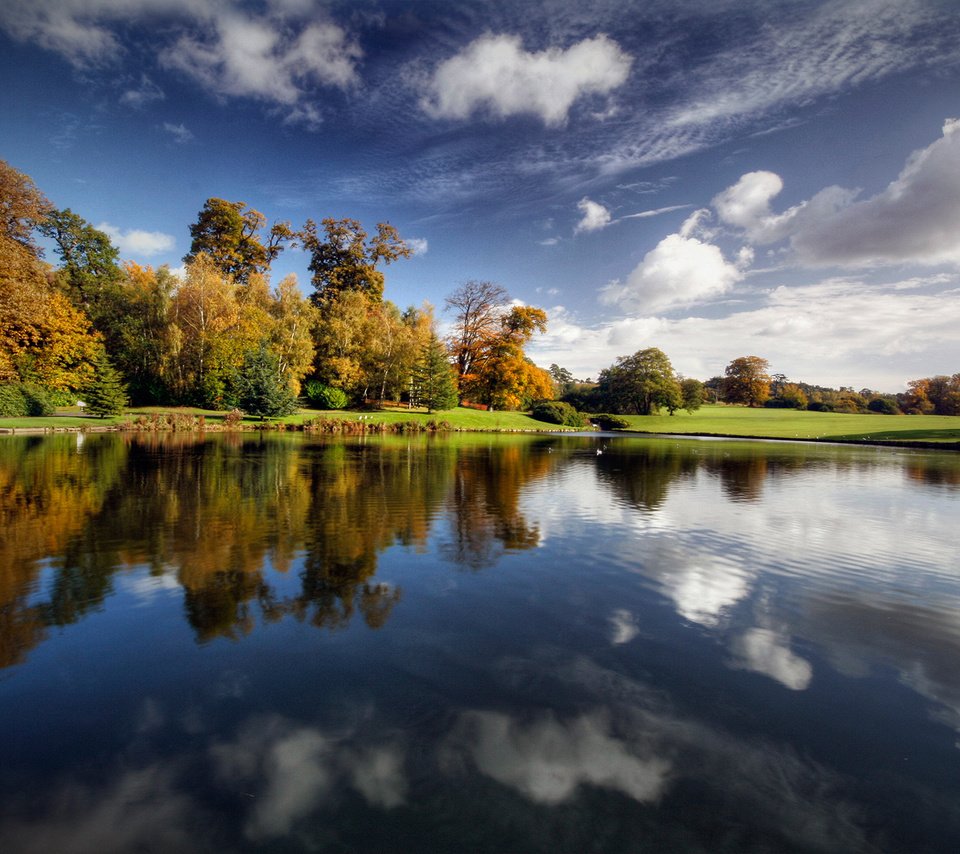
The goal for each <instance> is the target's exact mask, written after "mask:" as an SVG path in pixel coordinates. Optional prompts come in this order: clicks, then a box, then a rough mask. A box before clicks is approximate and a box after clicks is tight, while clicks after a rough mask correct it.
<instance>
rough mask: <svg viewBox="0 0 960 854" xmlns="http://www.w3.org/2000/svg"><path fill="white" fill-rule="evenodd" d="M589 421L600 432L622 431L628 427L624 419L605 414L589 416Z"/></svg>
mask: <svg viewBox="0 0 960 854" xmlns="http://www.w3.org/2000/svg"><path fill="white" fill-rule="evenodd" d="M590 420H591V421H592V422H593V423H594V424H596V425H597V427H599V428H600V429H601V430H623V429H625V428H627V427H629V426H630V424H629V422H628V421H627V420H626V419H625V418H621V417H620V416H619V415H609V414H607V413H601V414H599V415H591V416H590Z"/></svg>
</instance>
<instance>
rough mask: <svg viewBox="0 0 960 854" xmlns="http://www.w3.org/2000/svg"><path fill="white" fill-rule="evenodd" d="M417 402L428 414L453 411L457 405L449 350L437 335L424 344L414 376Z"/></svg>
mask: <svg viewBox="0 0 960 854" xmlns="http://www.w3.org/2000/svg"><path fill="white" fill-rule="evenodd" d="M413 380H414V389H415V393H414V396H415V402H416V403H419V404H420V405H421V406H426V407H427V411H428V412H436V411H437V410H443V409H453V408H454V407H455V406H456V405H457V386H456V382H455V381H454V378H453V367H452V365H451V364H450V362H449V360H448V358H447V349H446V347H444V345H443V342H442V341H440V339H439V338H437V336H436V335H431V336H430V340H429V341H428V342H427V343H426V344H424V346H423V352H422V354H421V356H420V360H419V361H418V362H417V366H416V368H414V374H413Z"/></svg>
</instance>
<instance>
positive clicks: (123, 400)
mask: <svg viewBox="0 0 960 854" xmlns="http://www.w3.org/2000/svg"><path fill="white" fill-rule="evenodd" d="M84 395H85V397H86V401H85V402H86V404H87V411H88V412H89V413H91V414H92V415H99V416H100V417H101V418H103V417H104V416H106V415H123V410H124V409H125V408H126V406H127V403H128V400H127V392H126V389H124V387H123V380H122V379H121V377H120V374H119V373H118V372H117V370H116V369H115V368H114V367H113V365H112V364H111V363H110V359H109V358H108V357H107V354H106V351H104V350H101V351H100V352H99V353H98V354H97V356H96V358H95V359H94V363H93V380H92V381H91V382H90V385H88V386H87V388H86V389H85V391H84Z"/></svg>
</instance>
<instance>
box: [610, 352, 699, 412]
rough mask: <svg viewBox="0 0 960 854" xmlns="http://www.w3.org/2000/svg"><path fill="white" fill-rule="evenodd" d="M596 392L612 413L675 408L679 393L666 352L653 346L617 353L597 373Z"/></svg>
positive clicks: (680, 404)
mask: <svg viewBox="0 0 960 854" xmlns="http://www.w3.org/2000/svg"><path fill="white" fill-rule="evenodd" d="M597 393H598V396H599V397H600V399H601V400H602V401H603V404H604V408H605V409H607V410H609V411H610V412H615V413H634V414H636V415H652V414H655V413H656V412H657V411H658V410H659V409H660V408H661V407H663V408H665V409H674V410H676V409H679V408H680V407H681V406H682V405H683V392H682V390H681V387H680V382H679V380H678V379H677V375H676V373H674V370H673V365H671V364H670V359H668V358H667V355H666V353H664V352H663V351H662V350H659V349H657V348H656V347H648V348H646V349H645V350H638V351H637V352H636V353H634V354H633V355H632V356H621V357H619V358H618V359H617V361H616V364H614V365H612V366H610V367H609V368H606V369H604V370H603V371H601V372H600V377H599V382H598V388H597Z"/></svg>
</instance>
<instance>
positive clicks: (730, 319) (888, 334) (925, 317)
mask: <svg viewBox="0 0 960 854" xmlns="http://www.w3.org/2000/svg"><path fill="white" fill-rule="evenodd" d="M762 298H763V302H762V303H761V304H760V305H759V306H753V307H749V308H743V309H741V310H738V311H733V312H730V313H727V314H725V315H724V316H720V317H692V316H688V317H683V318H677V319H668V318H664V317H655V316H639V317H638V316H634V317H618V318H616V319H614V320H612V321H609V322H606V323H602V324H599V325H595V326H583V325H581V324H580V323H579V322H578V321H577V319H576V318H575V317H573V316H572V315H571V314H570V313H569V312H568V311H567V310H566V309H565V308H564V307H563V306H554V307H552V308H550V309H549V310H548V315H549V317H550V325H549V327H548V329H547V332H546V334H545V335H543V336H539V337H538V339H537V340H535V341H533V342H531V344H530V348H529V349H530V354H531V358H533V359H534V360H535V361H536V362H537V363H538V364H543V365H549V364H550V363H551V362H556V363H557V364H563V365H565V366H566V367H567V368H568V369H569V370H570V371H572V372H573V373H574V374H576V375H577V376H594V377H595V376H596V375H597V373H598V372H599V371H600V370H601V369H602V368H605V367H607V366H608V365H611V364H613V362H614V361H615V359H616V358H617V356H622V355H625V354H628V353H633V352H635V351H636V350H639V349H640V348H641V347H649V346H654V347H659V348H660V349H662V350H663V351H664V352H665V353H667V355H668V356H670V360H671V361H672V362H673V366H674V367H675V368H676V369H677V370H678V371H680V372H681V373H682V374H684V375H685V376H690V377H699V378H700V379H707V378H708V377H711V376H715V375H717V374H721V373H723V368H724V366H725V365H726V364H728V363H729V362H730V360H731V359H733V358H735V357H736V356H739V355H743V354H744V353H757V354H759V355H762V356H763V357H764V358H766V359H768V360H769V361H770V363H771V366H772V367H773V368H774V369H775V370H777V371H779V372H783V373H785V374H786V375H787V376H788V377H791V378H794V379H799V380H804V381H805V382H810V383H817V384H820V385H825V386H830V387H832V388H837V387H839V386H853V387H854V388H862V387H864V386H866V387H869V388H875V389H880V390H882V391H901V390H903V389H904V388H905V387H906V382H907V380H909V379H911V378H916V377H919V376H930V375H931V374H935V373H942V374H949V373H952V372H954V371H955V370H956V368H955V367H954V366H955V365H956V364H957V363H958V361H960V342H958V340H957V335H956V330H957V329H958V328H960V280H958V278H957V277H956V276H949V275H945V274H944V275H938V276H931V277H928V278H925V279H908V280H903V281H896V280H895V281H891V282H887V283H884V284H877V283H872V284H868V283H867V282H866V281H864V280H862V279H859V278H838V279H826V280H824V281H821V282H817V283H815V284H812V285H805V286H797V287H785V286H781V287H777V288H774V289H773V290H771V291H769V292H768V293H766V294H765V295H762ZM731 342H736V352H734V351H732V350H731V346H732V345H731Z"/></svg>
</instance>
